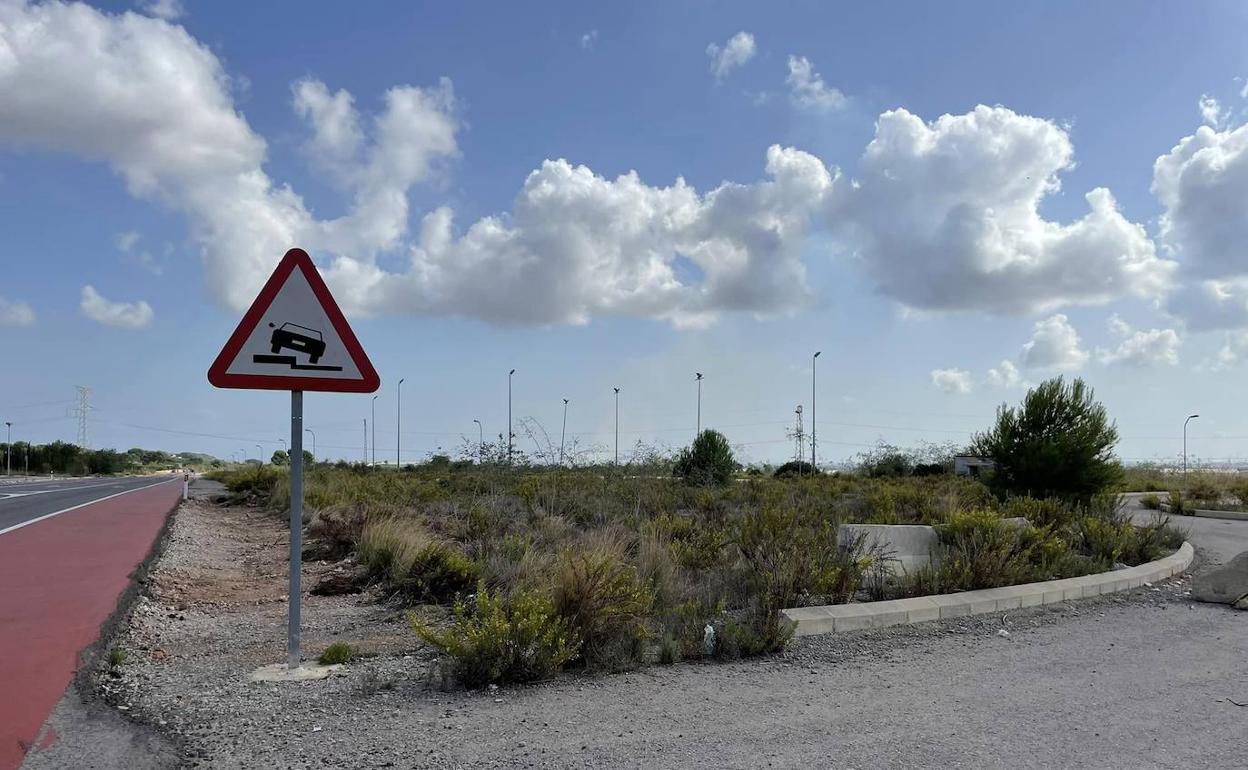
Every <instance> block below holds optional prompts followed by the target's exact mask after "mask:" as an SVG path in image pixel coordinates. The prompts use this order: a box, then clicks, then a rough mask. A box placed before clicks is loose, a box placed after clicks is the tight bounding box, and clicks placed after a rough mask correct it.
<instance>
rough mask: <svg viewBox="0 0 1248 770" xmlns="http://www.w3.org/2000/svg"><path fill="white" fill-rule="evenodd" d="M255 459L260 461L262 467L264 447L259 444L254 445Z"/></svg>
mask: <svg viewBox="0 0 1248 770" xmlns="http://www.w3.org/2000/svg"><path fill="white" fill-rule="evenodd" d="M256 459H257V460H259V461H260V464H261V465H264V447H262V446H260V445H259V444H256Z"/></svg>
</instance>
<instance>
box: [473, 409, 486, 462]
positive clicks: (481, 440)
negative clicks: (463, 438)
mask: <svg viewBox="0 0 1248 770" xmlns="http://www.w3.org/2000/svg"><path fill="white" fill-rule="evenodd" d="M472 421H473V422H475V423H476V424H477V462H482V461H483V460H484V459H485V427H484V426H483V425H482V424H481V421H480V420H478V419H477V418H475V417H474V418H472Z"/></svg>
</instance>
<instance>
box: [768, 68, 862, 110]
mask: <svg viewBox="0 0 1248 770" xmlns="http://www.w3.org/2000/svg"><path fill="white" fill-rule="evenodd" d="M784 82H785V83H787V84H788V86H789V98H790V99H791V100H792V101H793V103H794V104H795V105H797V106H798V107H801V108H803V109H809V110H836V109H840V108H841V107H844V106H845V103H846V101H848V100H847V99H846V98H845V94H843V93H841V92H840V90H838V89H836V88H832V87H831V86H829V85H828V84H827V83H824V82H823V76H822V75H820V74H819V73H818V72H816V71H815V65H813V64H811V63H810V59H807V58H806V57H805V56H789V75H788V77H786V78H785V80H784Z"/></svg>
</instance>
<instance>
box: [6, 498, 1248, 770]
mask: <svg viewBox="0 0 1248 770" xmlns="http://www.w3.org/2000/svg"><path fill="white" fill-rule="evenodd" d="M1246 526H1248V525H1246ZM286 543H287V541H286V535H285V532H284V526H283V523H282V522H281V521H279V520H278V519H277V518H275V517H272V516H271V515H269V514H265V513H262V512H259V511H256V510H252V509H247V508H233V507H223V506H220V505H216V504H212V503H211V502H209V501H195V502H193V503H191V504H188V505H186V506H184V507H183V508H182V510H181V511H180V512H179V513H178V515H177V518H176V520H175V523H174V526H173V528H172V532H171V539H170V542H169V544H168V547H167V550H166V551H165V553H164V556H163V557H162V558H161V560H160V562H159V564H158V565H157V566H156V568H155V570H154V573H153V578H152V581H151V583H150V585H149V587H148V588H149V590H148V594H147V595H146V596H145V597H143V598H142V599H141V600H140V601H139V602H138V603H137V604H136V606H135V607H134V610H133V612H132V615H131V618H130V622H129V623H128V624H127V626H126V628H125V629H124V630H123V631H122V632H121V634H120V637H119V638H118V639H117V640H116V644H117V646H118V647H120V648H122V649H124V650H125V651H126V662H125V663H123V664H122V665H121V666H119V667H117V668H116V669H115V670H114V671H112V672H101V673H100V675H99V676H98V677H97V678H96V683H95V686H96V693H97V694H98V695H100V696H102V697H103V699H104V701H105V702H107V703H110V704H112V705H113V706H114V708H115V709H116V710H117V712H119V713H121V714H123V715H125V717H126V720H127V721H128V722H129V723H130V724H131V725H136V724H137V725H141V726H143V728H144V729H146V730H151V731H154V732H155V733H156V734H158V735H159V736H161V737H162V739H163V740H164V741H166V742H167V745H168V746H171V747H173V748H172V750H171V751H170V757H169V758H168V760H167V761H163V762H161V763H159V764H152V765H151V766H153V767H154V766H162V767H168V766H187V767H212V768H253V767H254V768H272V767H277V768H312V767H345V768H357V767H359V768H365V767H402V768H417V767H419V768H460V767H462V768H470V767H471V768H480V767H559V768H564V767H568V768H571V767H578V768H579V767H594V768H626V767H627V768H632V767H648V768H684V767H731V768H754V767H810V766H820V767H853V768H928V767H930V768H941V769H942V770H943V769H944V768H949V767H1002V768H1007V767H1008V768H1011V769H1015V768H1046V767H1076V766H1079V767H1098V768H1116V767H1122V768H1151V767H1165V768H1179V767H1182V768H1190V767H1200V766H1205V767H1233V766H1239V765H1242V760H1243V757H1244V756H1245V754H1244V749H1243V744H1242V740H1241V739H1240V738H1239V737H1238V736H1240V735H1242V733H1243V730H1244V728H1245V727H1248V707H1241V705H1240V704H1248V672H1245V670H1244V668H1243V660H1244V659H1245V657H1246V656H1248V634H1246V633H1245V631H1248V613H1244V612H1235V611H1233V610H1230V609H1228V608H1225V607H1221V606H1212V605H1202V604H1198V603H1195V602H1192V601H1191V600H1190V599H1189V598H1187V597H1186V592H1187V582H1186V580H1185V579H1183V578H1180V579H1177V580H1173V581H1169V582H1167V583H1166V584H1163V585H1158V586H1153V587H1149V588H1145V589H1139V590H1136V591H1132V592H1129V593H1126V594H1118V595H1113V596H1103V597H1098V598H1095V599H1088V600H1084V601H1080V602H1072V603H1066V604H1063V605H1058V606H1055V607H1046V608H1037V609H1035V610H1028V611H1022V612H1015V613H1009V614H1008V615H1006V616H1002V617H997V616H981V617H975V618H965V619H959V620H957V621H941V622H937V623H927V624H922V625H919V626H907V627H896V628H889V629H880V630H876V631H868V632H859V633H851V634H838V635H834V636H826V637H813V638H809V639H803V640H800V641H799V642H798V643H796V644H794V645H793V647H792V649H791V650H790V651H788V652H786V653H785V654H783V655H778V656H772V657H768V658H764V659H758V660H748V661H740V662H737V663H731V664H709V663H708V664H701V663H698V664H683V665H677V666H672V667H656V668H649V669H644V670H641V671H638V672H634V673H630V674H624V675H618V676H608V677H597V678H589V677H580V676H575V675H569V676H561V677H558V678H556V679H555V680H553V681H551V682H548V683H544V684H541V685H536V686H530V687H518V688H505V689H501V690H489V691H484V692H465V691H462V690H452V691H449V692H448V691H443V690H442V689H440V688H439V687H438V686H437V685H436V683H435V681H434V679H433V677H431V675H430V672H431V669H432V666H431V664H432V661H433V656H432V654H431V653H430V652H429V651H428V650H424V649H422V648H421V647H420V645H419V643H418V642H417V640H416V639H415V637H414V635H413V634H412V633H411V631H410V630H409V628H408V624H407V621H406V617H405V612H404V611H403V610H401V609H400V608H397V607H395V606H393V605H391V604H390V603H388V602H386V601H385V597H381V596H378V595H376V594H372V593H365V594H359V595H354V596H336V597H318V596H307V597H305V600H304V602H305V604H304V641H305V645H304V647H305V651H306V652H305V658H306V657H314V656H315V655H316V654H317V653H318V652H319V651H320V650H321V649H323V648H324V647H325V646H327V645H328V644H330V643H331V642H333V641H338V640H343V641H349V642H351V643H352V644H353V645H355V646H357V647H358V648H360V649H361V650H363V651H365V652H367V653H369V654H370V656H369V657H367V658H365V659H363V660H360V661H357V662H355V663H352V664H350V665H349V666H347V667H345V668H344V669H343V671H342V672H340V673H339V674H337V675H335V676H333V677H331V678H330V679H327V680H325V681H321V682H308V683H300V684H289V683H285V684H261V683H255V682H251V681H249V680H248V676H247V675H248V674H249V673H250V672H251V671H252V670H254V669H255V668H257V667H258V666H261V665H265V664H269V663H275V662H279V661H281V660H282V659H283V658H284V651H285V631H286V603H285V586H286V571H285V553H286ZM330 568H331V567H330V565H328V564H326V563H317V562H312V563H308V564H306V565H305V573H304V581H305V583H304V584H305V586H311V585H313V584H314V583H315V581H316V580H317V579H318V577H319V576H320V575H321V574H323V573H324V572H325V571H326V570H328V569H330ZM1002 631H1006V633H1005V634H1002V633H1001V632H1002ZM98 723H99V722H98V720H96V721H93V722H92V724H98ZM89 734H90V732H89V731H79V732H78V735H89ZM75 741H76V739H75V734H74V733H73V732H72V731H71V732H65V731H62V739H61V741H60V742H58V744H54V745H53V747H52V749H49V750H48V751H46V752H43V753H42V755H40V756H39V757H37V758H36V759H35V760H34V761H28V766H29V767H30V768H34V770H41V768H45V767H67V766H76V767H77V766H81V767H101V768H103V767H126V766H130V765H128V764H127V763H126V762H124V761H112V760H110V759H108V758H106V757H102V756H100V755H99V754H98V752H97V753H96V754H94V755H93V754H92V753H91V751H90V750H89V749H84V748H82V741H81V740H78V741H77V742H75ZM96 745H98V744H96ZM139 745H141V746H142V745H145V744H139ZM75 746H78V748H79V753H78V754H76V755H75V754H72V753H70V752H72V750H73V749H74V747H75ZM58 751H59V752H60V753H59V754H58V753H57V752H58ZM84 756H85V757H89V758H90V760H91V761H90V762H89V763H82V762H79V763H77V764H75V763H74V762H69V761H68V760H66V759H65V758H66V757H79V758H80V757H84ZM174 757H176V759H175V758H174ZM58 762H60V764H57V763H58ZM67 762H68V763H67ZM131 764H133V763H131ZM145 766H146V765H145Z"/></svg>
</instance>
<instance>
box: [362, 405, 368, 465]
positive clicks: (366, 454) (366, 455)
mask: <svg viewBox="0 0 1248 770" xmlns="http://www.w3.org/2000/svg"><path fill="white" fill-rule="evenodd" d="M363 419H364V464H365V465H368V418H367V417H365V418H363Z"/></svg>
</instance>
